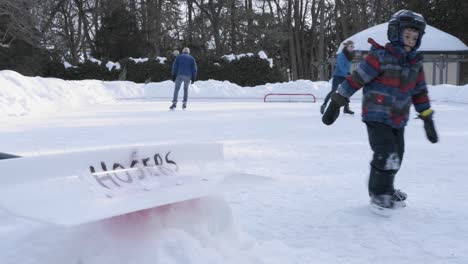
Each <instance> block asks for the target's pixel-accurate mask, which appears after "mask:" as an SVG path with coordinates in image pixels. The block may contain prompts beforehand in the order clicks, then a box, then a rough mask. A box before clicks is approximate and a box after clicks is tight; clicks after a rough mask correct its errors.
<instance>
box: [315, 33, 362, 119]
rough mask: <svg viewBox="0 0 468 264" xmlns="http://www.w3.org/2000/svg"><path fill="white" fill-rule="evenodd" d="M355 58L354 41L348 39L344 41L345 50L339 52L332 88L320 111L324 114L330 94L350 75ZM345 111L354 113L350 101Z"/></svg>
mask: <svg viewBox="0 0 468 264" xmlns="http://www.w3.org/2000/svg"><path fill="white" fill-rule="evenodd" d="M353 58H354V42H353V41H352V40H348V41H346V42H344V43H343V50H342V51H341V52H340V53H339V54H338V58H337V59H336V67H335V72H334V73H333V81H332V89H331V91H330V92H329V93H328V94H327V96H326V97H325V100H324V101H323V104H322V106H321V107H320V113H322V114H323V112H324V111H325V108H326V107H327V103H328V100H330V96H331V95H332V94H333V93H335V92H336V88H337V87H338V85H339V84H340V83H342V82H343V81H344V80H345V79H346V76H348V75H349V69H350V68H351V62H352V61H353ZM343 113H345V114H351V115H352V114H354V112H353V111H351V110H350V109H349V103H346V105H345V107H344V109H343Z"/></svg>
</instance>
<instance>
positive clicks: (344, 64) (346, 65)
mask: <svg viewBox="0 0 468 264" xmlns="http://www.w3.org/2000/svg"><path fill="white" fill-rule="evenodd" d="M345 48H346V47H345ZM345 48H344V49H345ZM350 68H351V61H349V60H348V58H346V55H345V54H344V52H343V51H341V52H340V53H339V54H338V58H336V68H335V73H334V74H333V76H341V77H346V76H348V74H349V69H350Z"/></svg>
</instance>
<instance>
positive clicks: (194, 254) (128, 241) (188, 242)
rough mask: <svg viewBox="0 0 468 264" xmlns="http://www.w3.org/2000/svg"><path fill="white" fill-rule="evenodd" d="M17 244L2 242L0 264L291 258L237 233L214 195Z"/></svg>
mask: <svg viewBox="0 0 468 264" xmlns="http://www.w3.org/2000/svg"><path fill="white" fill-rule="evenodd" d="M187 219H190V221H187ZM2 235H3V236H2V237H4V238H5V234H2ZM16 235H17V234H16ZM12 237H16V236H15V234H12ZM20 241H22V243H16V242H17V241H11V240H10V243H8V245H7V243H5V245H4V246H5V247H6V248H4V247H2V248H3V249H6V250H2V252H1V253H0V260H1V263H2V264H16V263H28V264H41V263H47V264H62V263H86V264H102V263H115V264H128V263H139V264H153V263H166V264H169V263H232V264H237V263H246V264H248V263H252V264H256V263H278V264H280V263H288V262H289V261H288V260H289V259H293V258H294V256H293V255H292V253H291V250H290V248H288V247H287V246H286V245H284V244H282V243H280V242H269V243H265V244H263V245H260V244H259V243H258V242H256V241H255V240H253V239H251V238H249V237H248V236H247V235H246V234H244V233H242V232H240V231H239V230H238V228H237V226H236V224H235V223H234V222H233V216H232V212H231V209H230V208H229V205H228V203H227V202H226V201H225V200H224V199H223V198H222V197H216V196H214V197H205V198H200V199H196V200H190V201H186V202H180V203H176V204H171V205H166V206H161V207H157V208H153V209H150V210H144V211H139V212H135V213H131V214H127V215H122V216H118V217H114V218H111V219H108V220H105V221H101V222H98V223H91V224H87V225H82V226H78V227H74V228H59V227H42V228H38V230H37V231H36V232H32V233H30V234H29V235H28V237H26V238H25V237H22V238H20ZM18 242H19V241H18ZM0 244H1V243H0ZM262 251H267V252H269V254H263V253H262ZM24 252H28V254H26V255H25V254H24ZM51 252H53V254H51ZM271 252H274V253H273V254H272V253H271Z"/></svg>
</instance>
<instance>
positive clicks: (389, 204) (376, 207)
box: [370, 194, 395, 217]
mask: <svg viewBox="0 0 468 264" xmlns="http://www.w3.org/2000/svg"><path fill="white" fill-rule="evenodd" d="M370 198H371V199H370V209H371V211H372V212H374V213H376V214H378V215H380V216H384V217H389V216H390V214H391V211H392V210H393V209H394V206H395V204H394V202H393V196H392V195H389V194H380V195H371V197H370Z"/></svg>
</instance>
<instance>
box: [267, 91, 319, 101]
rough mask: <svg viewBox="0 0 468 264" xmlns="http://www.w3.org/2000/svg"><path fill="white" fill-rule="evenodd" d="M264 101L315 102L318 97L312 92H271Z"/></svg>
mask: <svg viewBox="0 0 468 264" xmlns="http://www.w3.org/2000/svg"><path fill="white" fill-rule="evenodd" d="M263 101H264V102H289V103H315V102H316V101H317V98H315V95H313V94H311V93H269V94H266V95H265V97H263Z"/></svg>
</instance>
